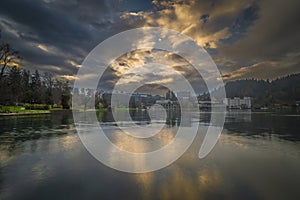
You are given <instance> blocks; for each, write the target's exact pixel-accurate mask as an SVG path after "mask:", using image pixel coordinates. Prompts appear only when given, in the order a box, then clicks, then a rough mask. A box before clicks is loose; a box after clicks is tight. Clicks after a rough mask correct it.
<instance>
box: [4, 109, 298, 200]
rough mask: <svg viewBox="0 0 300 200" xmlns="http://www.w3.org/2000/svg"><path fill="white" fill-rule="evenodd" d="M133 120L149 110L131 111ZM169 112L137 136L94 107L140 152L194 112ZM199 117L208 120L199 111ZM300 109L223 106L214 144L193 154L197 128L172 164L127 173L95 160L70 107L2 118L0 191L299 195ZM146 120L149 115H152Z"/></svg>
mask: <svg viewBox="0 0 300 200" xmlns="http://www.w3.org/2000/svg"><path fill="white" fill-rule="evenodd" d="M132 116H133V118H134V120H136V121H137V122H143V123H144V122H147V120H149V118H148V117H147V114H145V113H141V112H136V113H132ZM191 116H192V117H190V118H188V117H187V118H185V120H184V121H180V120H179V119H178V117H177V115H176V113H175V114H174V115H172V116H171V117H169V120H168V123H167V126H166V128H165V129H164V132H163V134H160V136H159V137H157V138H154V139H149V143H148V144H140V143H137V142H135V141H134V140H132V139H130V138H127V139H126V138H125V139H124V137H122V138H119V136H120V135H121V133H120V131H119V130H118V128H117V127H116V126H115V125H114V122H113V120H112V117H111V113H108V112H102V113H98V117H99V121H100V123H101V125H102V126H103V127H104V128H105V132H106V135H107V136H108V137H109V138H110V139H111V140H112V141H114V142H115V143H116V144H118V145H119V146H121V147H122V148H125V149H128V150H131V151H136V152H142V151H147V150H149V149H151V148H152V149H155V148H158V147H159V145H157V142H158V141H160V143H159V144H160V145H164V144H167V143H168V142H169V141H171V140H172V138H173V137H174V134H175V133H176V130H177V126H178V125H180V124H182V125H191V124H192V123H193V120H195V119H194V118H193V115H191ZM200 122H201V123H202V124H204V125H205V124H206V123H208V122H209V113H206V114H205V113H202V114H201V117H200ZM299 122H300V113H297V112H294V113H253V112H252V113H249V112H242V113H241V112H231V113H229V114H227V117H226V123H225V127H224V130H223V133H222V135H221V137H220V140H219V141H218V143H217V145H216V146H215V148H214V149H213V151H212V152H211V153H210V154H209V155H208V156H207V157H206V158H204V159H201V160H200V159H199V158H198V157H197V155H198V152H199V148H200V146H201V143H202V139H203V138H202V137H201V134H200V135H199V136H197V137H196V140H195V141H194V143H193V145H192V146H191V147H190V148H189V150H188V151H187V152H186V153H185V154H184V155H183V156H182V157H181V158H180V159H179V160H177V161H176V162H175V163H173V164H172V165H170V166H168V167H166V168H164V169H162V170H159V171H155V172H152V173H145V174H128V173H123V172H118V171H115V170H113V169H111V168H108V167H106V166H104V165H103V164H101V163H99V162H98V161H97V160H95V159H94V158H93V157H92V156H91V155H90V154H89V153H88V152H87V150H86V149H85V148H84V146H83V145H82V143H81V142H80V140H79V137H78V135H77V134H76V130H75V128H74V124H73V120H72V114H71V113H65V112H63V113H55V114H49V115H37V116H22V117H21V116H20V117H2V118H0V127H1V133H0V199H1V200H2V199H300V192H299V185H300V170H299V169H300V146H299V141H300V133H299V130H298V127H299V125H298V124H299ZM149 123H150V122H149Z"/></svg>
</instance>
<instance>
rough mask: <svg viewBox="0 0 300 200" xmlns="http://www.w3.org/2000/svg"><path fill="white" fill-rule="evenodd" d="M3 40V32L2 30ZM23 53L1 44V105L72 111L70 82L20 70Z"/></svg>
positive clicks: (49, 74) (48, 74) (49, 75)
mask: <svg viewBox="0 0 300 200" xmlns="http://www.w3.org/2000/svg"><path fill="white" fill-rule="evenodd" d="M0 39H1V30H0ZM19 60H20V56H19V52H18V51H16V50H14V49H13V48H12V47H11V45H10V44H9V43H6V42H4V41H2V40H1V41H0V105H21V104H30V105H33V104H45V105H47V106H49V105H51V106H57V107H63V108H69V107H70V99H71V93H70V89H69V83H68V81H67V80H59V79H57V78H54V76H53V74H52V73H49V72H45V73H43V74H40V72H39V71H38V70H35V71H34V72H31V71H29V70H26V69H21V67H20V66H19Z"/></svg>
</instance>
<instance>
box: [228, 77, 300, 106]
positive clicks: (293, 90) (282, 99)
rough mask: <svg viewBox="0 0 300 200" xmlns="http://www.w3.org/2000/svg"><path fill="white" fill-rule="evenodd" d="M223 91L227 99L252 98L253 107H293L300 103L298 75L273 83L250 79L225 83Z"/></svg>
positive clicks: (279, 79)
mask: <svg viewBox="0 0 300 200" xmlns="http://www.w3.org/2000/svg"><path fill="white" fill-rule="evenodd" d="M225 90H226V94H227V97H245V96H249V97H252V102H253V105H254V106H255V107H262V106H274V105H289V106H293V105H295V104H296V101H300V74H294V75H289V76H286V77H282V78H278V79H276V80H273V81H268V80H254V79H250V80H237V81H232V82H227V83H226V86H225Z"/></svg>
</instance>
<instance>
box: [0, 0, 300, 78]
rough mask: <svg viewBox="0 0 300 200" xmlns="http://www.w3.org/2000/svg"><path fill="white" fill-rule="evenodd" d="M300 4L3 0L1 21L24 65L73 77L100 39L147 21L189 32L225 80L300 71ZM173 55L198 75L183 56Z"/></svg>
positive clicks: (114, 72) (115, 72) (125, 61)
mask: <svg viewBox="0 0 300 200" xmlns="http://www.w3.org/2000/svg"><path fill="white" fill-rule="evenodd" d="M299 7H300V2H299V1H297V0H286V1H280V0H261V1H259V0H249V1H240V0H224V1H219V0H212V1H206V0H173V1H165V0H162V1H158V0H153V1H152V2H150V1H133V0H127V1H110V0H102V1H98V0H64V1H62V0H22V1H20V0H3V1H1V6H0V29H1V36H2V39H3V40H5V41H7V42H9V43H11V44H12V45H13V47H14V48H15V49H17V50H19V51H20V52H21V56H22V58H23V60H22V66H24V67H26V68H27V69H32V70H33V69H39V70H41V71H50V72H53V73H55V74H57V75H58V76H60V77H65V78H67V79H70V80H74V79H75V78H74V75H75V74H76V72H77V70H78V68H79V67H80V66H81V62H82V61H83V59H84V58H85V57H86V56H87V54H88V52H89V51H90V50H92V49H93V48H94V47H95V46H96V45H97V44H99V43H100V42H101V41H103V40H105V39H106V38H108V37H110V36H112V35H114V34H116V33H119V32H121V31H124V30H128V29H130V28H136V27H143V26H159V27H163V28H170V29H174V30H177V31H179V32H181V33H183V34H186V35H188V36H190V37H191V38H193V39H194V40H195V41H196V42H197V43H198V44H200V45H202V46H203V47H205V48H206V49H207V51H208V52H209V53H210V54H211V55H212V57H213V59H214V60H215V62H216V64H217V65H218V67H219V69H220V70H221V72H222V74H223V75H224V80H226V81H229V80H235V79H241V78H264V79H265V78H276V77H278V76H284V75H287V74H291V73H298V72H299V64H300V58H299V52H300V47H299V44H300V26H299V25H298V24H299V20H300V12H299V11H298V10H299ZM134 56H135V57H134ZM153 56H154V55H150V54H149V52H143V53H141V52H139V54H135V55H131V56H129V57H122V58H120V59H119V60H118V63H115V64H113V65H112V68H111V69H110V71H109V72H107V73H106V76H105V77H103V79H106V80H107V81H108V82H111V83H113V82H114V80H115V77H118V76H120V75H121V74H122V70H126V68H124V66H131V65H133V64H134V63H135V64H136V63H139V64H141V63H142V64H143V63H146V61H147V59H149V57H152V59H154V58H153ZM155 56H158V53H157V52H156V53H155ZM146 58H147V59H146ZM161 58H163V57H161ZM157 61H160V60H159V58H158V60H157ZM168 61H169V62H170V65H172V66H174V68H176V69H177V70H182V69H184V70H183V71H185V75H186V76H190V77H192V76H193V75H192V74H190V73H192V71H190V70H189V69H188V67H187V65H186V64H183V63H182V62H181V61H180V59H168ZM119 63H121V65H119ZM175 66H176V67H175ZM191 79H192V78H191Z"/></svg>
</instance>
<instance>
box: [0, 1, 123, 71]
mask: <svg viewBox="0 0 300 200" xmlns="http://www.w3.org/2000/svg"><path fill="white" fill-rule="evenodd" d="M116 10H117V7H116V6H114V5H113V3H107V2H106V1H96V0H84V1H83V0H78V1H76V0H67V1H54V0H45V1H41V0H36V1H32V0H31V1H30V0H23V1H19V0H5V1H2V2H1V7H0V28H1V29H2V36H3V39H4V40H6V41H8V42H9V43H11V44H12V45H13V46H14V47H15V48H17V49H18V50H19V51H20V52H21V56H22V57H23V62H24V64H25V65H28V66H27V67H28V68H32V67H33V66H35V67H37V68H39V69H42V70H53V69H54V68H53V67H50V68H49V66H56V68H55V69H56V70H54V72H55V73H68V74H74V73H76V71H77V68H76V67H74V66H72V65H70V64H69V62H68V61H70V60H72V61H73V62H76V63H77V64H80V63H81V61H82V60H83V59H84V57H85V56H86V55H87V52H89V51H90V50H91V49H92V48H93V47H94V46H95V45H97V44H98V43H99V42H101V41H102V40H104V39H105V38H107V37H108V36H110V35H111V32H118V31H119V30H120V29H122V27H123V26H122V25H120V26H118V27H117V28H115V30H114V29H113V28H110V27H109V26H111V25H112V24H113V23H114V25H118V22H116V21H115V19H117V20H118V19H119V16H118V13H116ZM108 30H109V31H108ZM59 68H60V69H59Z"/></svg>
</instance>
